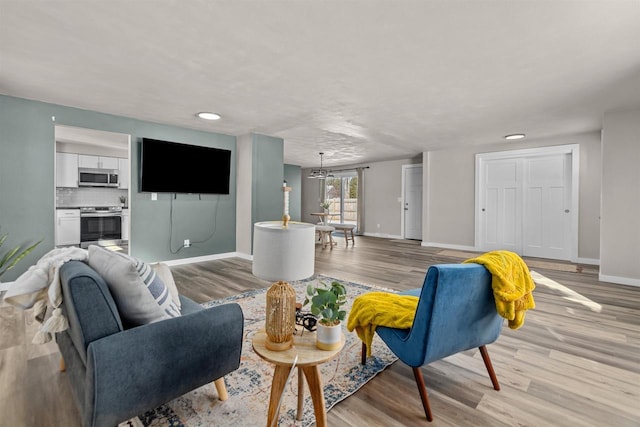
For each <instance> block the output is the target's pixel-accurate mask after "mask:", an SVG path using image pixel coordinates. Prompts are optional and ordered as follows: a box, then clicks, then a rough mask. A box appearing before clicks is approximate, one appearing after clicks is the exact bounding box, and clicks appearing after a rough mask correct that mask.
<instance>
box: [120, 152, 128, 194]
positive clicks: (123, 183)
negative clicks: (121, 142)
mask: <svg viewBox="0 0 640 427" xmlns="http://www.w3.org/2000/svg"><path fill="white" fill-rule="evenodd" d="M118 184H119V185H118V187H119V188H122V189H125V188H129V159H120V158H119V159H118Z"/></svg>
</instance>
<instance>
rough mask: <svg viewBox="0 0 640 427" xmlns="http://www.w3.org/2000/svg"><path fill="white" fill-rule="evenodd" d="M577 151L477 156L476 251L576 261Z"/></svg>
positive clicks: (570, 148)
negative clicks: (502, 252) (497, 251)
mask: <svg viewBox="0 0 640 427" xmlns="http://www.w3.org/2000/svg"><path fill="white" fill-rule="evenodd" d="M578 168H579V147H578V145H566V146H557V147H541V148H537V149H530V150H515V151H507V152H501V153H486V154H478V155H477V156H476V246H477V247H478V249H479V250H482V251H491V250H509V251H512V252H515V253H518V254H520V255H523V256H532V257H539V258H550V259H559V260H568V261H577V258H578V176H579V174H578V173H579V170H578Z"/></svg>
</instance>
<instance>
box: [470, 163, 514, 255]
mask: <svg viewBox="0 0 640 427" xmlns="http://www.w3.org/2000/svg"><path fill="white" fill-rule="evenodd" d="M485 166H486V167H485V170H484V178H485V179H484V180H485V185H484V188H483V190H482V191H483V193H484V203H483V205H482V207H481V214H480V216H481V218H482V219H481V221H482V222H483V227H482V230H483V243H484V245H483V250H487V251H493V250H500V249H504V250H509V251H512V252H517V253H521V252H522V191H521V190H520V188H519V186H520V182H519V181H520V178H519V177H520V175H521V168H522V161H521V160H520V159H505V160H492V161H488V162H486V165H485Z"/></svg>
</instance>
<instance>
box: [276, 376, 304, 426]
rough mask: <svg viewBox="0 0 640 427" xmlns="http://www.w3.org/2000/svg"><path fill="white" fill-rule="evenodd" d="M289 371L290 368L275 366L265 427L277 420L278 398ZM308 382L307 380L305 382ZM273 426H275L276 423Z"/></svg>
mask: <svg viewBox="0 0 640 427" xmlns="http://www.w3.org/2000/svg"><path fill="white" fill-rule="evenodd" d="M290 371H291V366H282V365H276V370H275V371H274V372H273V382H272V383H271V396H270V397H269V412H268V414H267V427H272V423H273V420H274V419H276V420H277V418H278V412H279V409H280V408H278V403H280V396H282V393H283V392H284V386H285V384H286V383H287V377H288V376H289V372H290ZM307 381H308V380H307ZM273 425H277V422H276V423H275V424H273Z"/></svg>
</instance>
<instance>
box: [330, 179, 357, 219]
mask: <svg viewBox="0 0 640 427" xmlns="http://www.w3.org/2000/svg"><path fill="white" fill-rule="evenodd" d="M325 201H327V202H329V204H330V206H329V214H331V216H330V217H329V222H339V223H343V224H355V225H356V229H357V228H358V221H357V218H358V176H357V175H356V173H355V171H354V172H352V173H351V172H349V173H341V174H339V175H338V174H337V175H336V176H335V178H327V179H326V180H325Z"/></svg>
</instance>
